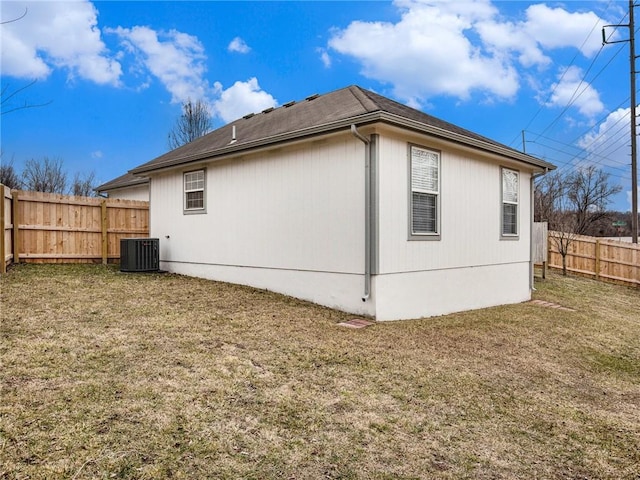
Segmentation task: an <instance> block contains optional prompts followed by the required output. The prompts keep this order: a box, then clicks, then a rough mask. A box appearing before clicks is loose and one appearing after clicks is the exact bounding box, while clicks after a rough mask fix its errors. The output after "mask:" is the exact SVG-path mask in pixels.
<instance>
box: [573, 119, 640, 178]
mask: <svg viewBox="0 0 640 480" xmlns="http://www.w3.org/2000/svg"><path fill="white" fill-rule="evenodd" d="M630 110H631V109H630V108H619V109H618V110H616V111H614V112H611V113H610V114H609V115H608V116H607V118H606V119H605V120H604V121H603V122H602V123H601V124H600V125H598V128H596V129H593V130H592V131H591V132H589V133H587V134H586V135H584V136H583V137H582V138H580V139H579V140H578V142H577V143H578V146H579V147H580V148H582V149H584V150H585V151H586V152H587V160H588V161H592V162H595V163H598V164H600V165H603V166H615V167H618V168H620V167H622V168H625V167H626V166H628V165H629V162H630V157H629V153H630V152H629V148H628V145H629V137H630V135H631V132H630V126H629V118H630Z"/></svg>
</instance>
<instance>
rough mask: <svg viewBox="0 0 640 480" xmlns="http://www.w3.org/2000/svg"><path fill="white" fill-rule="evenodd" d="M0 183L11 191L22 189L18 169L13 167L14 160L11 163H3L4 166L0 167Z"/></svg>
mask: <svg viewBox="0 0 640 480" xmlns="http://www.w3.org/2000/svg"><path fill="white" fill-rule="evenodd" d="M0 156H2V154H0ZM0 183H1V184H2V185H4V186H6V187H9V188H10V189H11V190H16V189H19V188H20V186H21V182H20V177H18V174H17V173H16V169H15V168H14V167H13V158H12V159H11V160H10V161H9V162H2V165H0Z"/></svg>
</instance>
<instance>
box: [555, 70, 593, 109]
mask: <svg viewBox="0 0 640 480" xmlns="http://www.w3.org/2000/svg"><path fill="white" fill-rule="evenodd" d="M582 78H583V74H582V70H581V69H580V68H578V67H576V66H571V67H569V68H568V69H566V70H565V71H564V72H563V73H562V74H561V75H559V79H558V82H556V83H554V84H553V85H551V88H550V90H552V92H553V93H552V94H551V97H550V98H549V101H548V102H547V106H549V107H565V106H567V105H569V104H571V106H573V107H575V108H577V109H578V111H579V112H580V113H581V114H582V115H584V116H585V117H588V118H593V117H594V116H595V115H597V114H599V113H601V112H602V111H603V110H604V104H603V103H602V102H601V101H600V95H599V94H598V92H597V91H596V90H595V89H594V88H593V87H592V86H591V85H590V84H589V83H587V82H584V81H582Z"/></svg>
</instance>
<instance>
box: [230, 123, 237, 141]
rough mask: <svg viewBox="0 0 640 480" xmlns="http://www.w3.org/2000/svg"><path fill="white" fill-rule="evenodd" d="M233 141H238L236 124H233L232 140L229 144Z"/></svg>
mask: <svg viewBox="0 0 640 480" xmlns="http://www.w3.org/2000/svg"><path fill="white" fill-rule="evenodd" d="M232 143H236V126H235V125H232V126H231V141H230V142H229V145H231V144H232Z"/></svg>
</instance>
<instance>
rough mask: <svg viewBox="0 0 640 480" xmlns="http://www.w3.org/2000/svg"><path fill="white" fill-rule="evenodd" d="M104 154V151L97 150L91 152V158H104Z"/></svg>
mask: <svg viewBox="0 0 640 480" xmlns="http://www.w3.org/2000/svg"><path fill="white" fill-rule="evenodd" d="M103 156H104V154H103V153H102V150H96V151H95V152H91V158H102V157H103Z"/></svg>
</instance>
